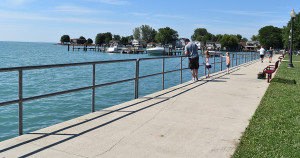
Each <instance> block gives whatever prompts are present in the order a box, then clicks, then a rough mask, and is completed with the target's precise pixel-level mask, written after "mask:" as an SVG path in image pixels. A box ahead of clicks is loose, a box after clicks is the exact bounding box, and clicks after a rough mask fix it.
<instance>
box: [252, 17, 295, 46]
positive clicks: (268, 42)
mask: <svg viewBox="0 0 300 158" xmlns="http://www.w3.org/2000/svg"><path fill="white" fill-rule="evenodd" d="M291 23H292V21H291V20H289V22H288V23H287V25H286V26H283V28H278V27H274V26H265V27H263V28H261V29H260V30H259V31H258V35H253V36H252V38H251V39H252V40H258V41H259V42H260V44H261V45H262V46H264V47H265V48H270V47H273V48H277V49H289V47H290V46H289V44H290V35H291ZM293 29H294V35H293V50H300V13H298V14H297V15H296V17H295V21H294V27H293Z"/></svg>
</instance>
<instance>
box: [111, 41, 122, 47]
mask: <svg viewBox="0 0 300 158" xmlns="http://www.w3.org/2000/svg"><path fill="white" fill-rule="evenodd" d="M109 45H114V46H116V45H120V40H110V41H109Z"/></svg>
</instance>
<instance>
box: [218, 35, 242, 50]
mask: <svg viewBox="0 0 300 158" xmlns="http://www.w3.org/2000/svg"><path fill="white" fill-rule="evenodd" d="M220 43H221V45H222V46H223V47H226V48H228V49H229V50H236V49H237V46H238V43H239V39H238V38H237V37H236V35H227V34H225V35H224V36H223V37H222V39H221V40H220Z"/></svg>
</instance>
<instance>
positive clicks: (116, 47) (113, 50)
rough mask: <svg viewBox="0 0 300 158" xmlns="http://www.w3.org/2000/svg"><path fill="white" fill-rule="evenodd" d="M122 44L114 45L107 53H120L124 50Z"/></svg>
mask: <svg viewBox="0 0 300 158" xmlns="http://www.w3.org/2000/svg"><path fill="white" fill-rule="evenodd" d="M122 48H123V47H122V46H120V45H113V46H110V47H109V48H107V49H106V52H107V53H120V52H121V51H122Z"/></svg>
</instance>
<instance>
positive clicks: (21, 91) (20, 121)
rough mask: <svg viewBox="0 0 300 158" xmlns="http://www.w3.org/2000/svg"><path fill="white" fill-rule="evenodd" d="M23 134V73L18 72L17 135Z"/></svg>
mask: <svg viewBox="0 0 300 158" xmlns="http://www.w3.org/2000/svg"><path fill="white" fill-rule="evenodd" d="M22 134H23V71H22V69H20V70H19V135H22Z"/></svg>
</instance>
